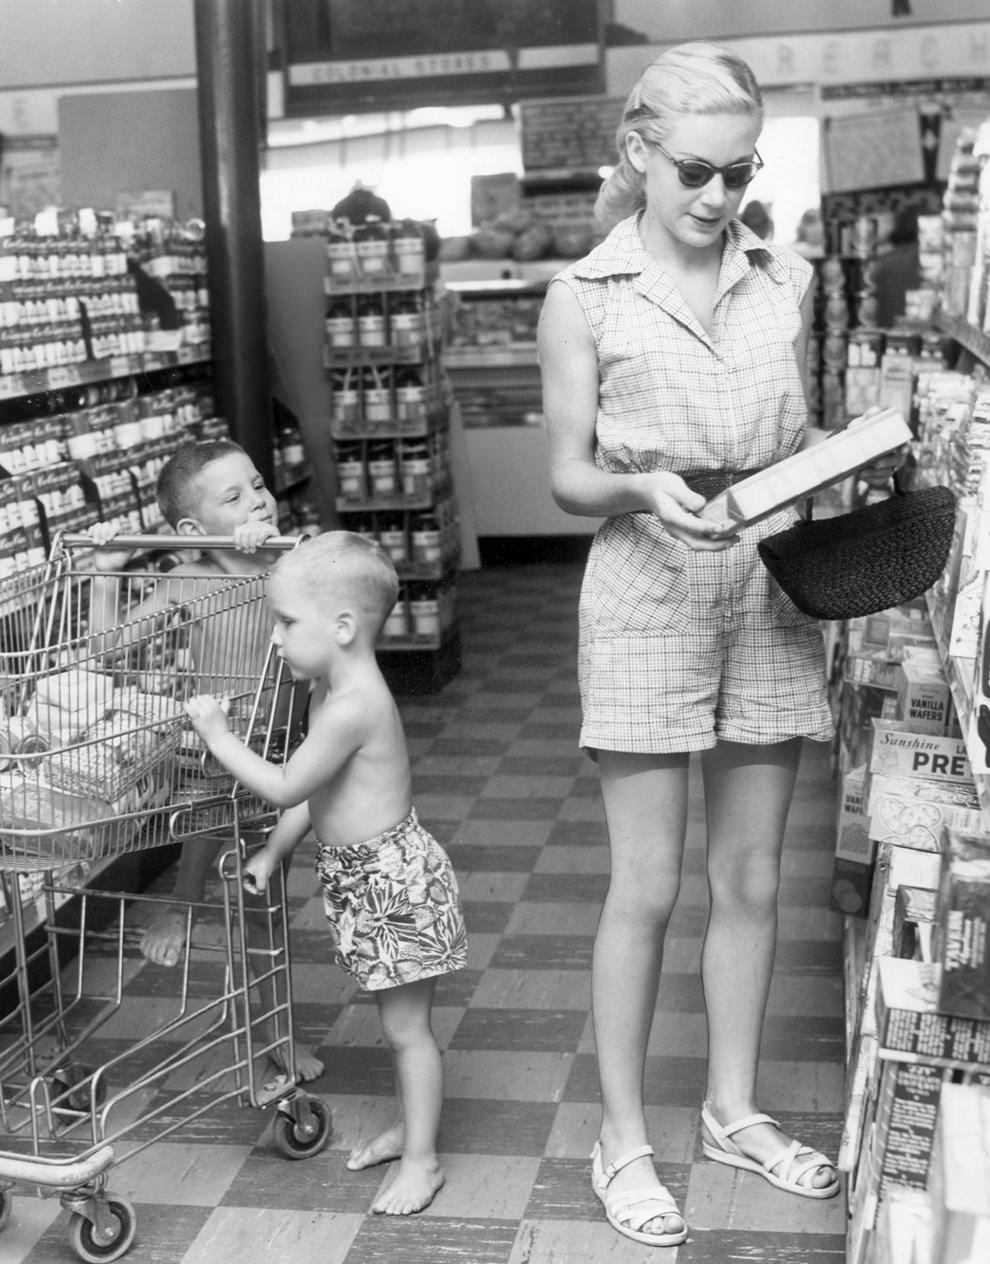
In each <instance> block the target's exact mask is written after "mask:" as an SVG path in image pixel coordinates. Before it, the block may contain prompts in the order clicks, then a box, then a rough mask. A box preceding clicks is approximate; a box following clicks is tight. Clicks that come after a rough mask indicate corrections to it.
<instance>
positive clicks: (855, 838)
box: [831, 764, 876, 916]
mask: <svg viewBox="0 0 990 1264" xmlns="http://www.w3.org/2000/svg"><path fill="white" fill-rule="evenodd" d="M865 779H866V768H865V766H864V765H862V764H861V765H860V766H859V767H858V768H851V769H850V770H849V771H848V772H847V773H845V775H844V776H843V778H842V796H841V798H840V800H839V820H838V828H837V830H836V838H835V859H834V862H833V865H832V893H831V904H832V907H833V908H834V909H837V910H838V911H839V912H840V913H848V914H854V915H857V916H864V915H865V913H866V910H867V907H868V906H869V903H870V887H871V885H872V882H873V859H874V853H875V850H876V849H875V846H874V843H873V840H872V839H871V838H870V835H869V817H868V815H867V813H866V806H865V803H864V798H863V783H864V781H865Z"/></svg>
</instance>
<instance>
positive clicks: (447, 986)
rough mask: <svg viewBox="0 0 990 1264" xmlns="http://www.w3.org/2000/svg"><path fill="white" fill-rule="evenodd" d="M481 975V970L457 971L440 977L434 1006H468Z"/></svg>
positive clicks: (482, 972)
mask: <svg viewBox="0 0 990 1264" xmlns="http://www.w3.org/2000/svg"><path fill="white" fill-rule="evenodd" d="M483 974H484V971H483V970H457V971H456V972H455V973H454V974H444V975H441V976H440V978H439V979H437V990H436V995H435V998H434V1004H436V1005H469V1004H470V1003H471V997H472V996H474V994H475V992H476V990H477V987H478V984H479V983H480V982H481V976H482V975H483Z"/></svg>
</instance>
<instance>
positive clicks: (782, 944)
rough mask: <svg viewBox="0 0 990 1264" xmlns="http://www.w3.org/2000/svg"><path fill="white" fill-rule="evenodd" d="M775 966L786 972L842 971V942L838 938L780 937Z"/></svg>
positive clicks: (833, 972) (827, 973) (832, 975)
mask: <svg viewBox="0 0 990 1264" xmlns="http://www.w3.org/2000/svg"><path fill="white" fill-rule="evenodd" d="M775 968H776V969H777V970H779V971H782V972H785V973H787V974H823V975H828V976H829V977H830V978H835V976H836V975H838V974H841V973H842V944H841V943H840V942H839V941H838V940H833V941H830V940H822V939H780V940H778V941H777V956H776V959H775Z"/></svg>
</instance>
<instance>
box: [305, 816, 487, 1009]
mask: <svg viewBox="0 0 990 1264" xmlns="http://www.w3.org/2000/svg"><path fill="white" fill-rule="evenodd" d="M316 873H317V877H318V878H319V880H320V884H321V886H322V887H323V907H324V910H325V912H326V915H327V920H328V922H329V923H330V933H331V936H332V938H333V959H334V961H335V962H336V964H337V965H339V966H341V967H342V968H343V969H344V970H346V971H347V972H348V974H350V975H352V976H353V977H354V978H355V979H356V980H357V982H358V983H359V984H360V985H361V987H363V988H365V989H367V990H368V991H378V990H379V989H381V988H390V987H398V986H400V984H403V983H415V982H416V981H418V980H419V979H428V978H432V977H433V976H435V975H440V974H449V973H451V972H452V971H454V970H460V969H461V968H462V967H463V966H464V964H465V961H466V960H467V934H466V932H465V929H464V917H463V915H462V913H461V907H460V901H459V895H458V889H457V879H456V877H455V876H454V870H453V866H452V865H451V863H450V859H449V858H448V856H447V853H446V852H445V851H444V849H443V848H442V847H441V846H440V844H439V843H438V842H437V840H436V839H435V838H434V837H433V835H432V834H430V833H429V832H428V831H427V830H425V829H423V827H422V826H421V825H420V823H419V821H418V819H417V817H416V812H415V809H413V810H412V811H411V812H410V813H409V815H408V816H407V817H406V818H405V820H404V821H400V822H399V824H398V825H395V826H393V828H392V829H389V830H385V832H384V833H382V834H376V835H375V837H374V838H369V839H368V840H367V841H366V842H363V843H358V844H356V845H355V846H353V847H320V848H319V850H318V851H317V855H316Z"/></svg>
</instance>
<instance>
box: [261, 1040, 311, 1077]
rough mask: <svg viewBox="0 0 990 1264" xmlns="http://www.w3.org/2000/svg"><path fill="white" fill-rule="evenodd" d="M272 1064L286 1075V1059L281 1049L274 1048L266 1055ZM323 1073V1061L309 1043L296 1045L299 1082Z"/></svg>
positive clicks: (287, 1069) (287, 1070)
mask: <svg viewBox="0 0 990 1264" xmlns="http://www.w3.org/2000/svg"><path fill="white" fill-rule="evenodd" d="M268 1057H269V1059H270V1061H271V1062H272V1063H273V1065H274V1066H276V1067H277V1068H278V1070H279V1071H281V1072H282V1074H283V1075H288V1073H289V1066H288V1059H287V1058H286V1057H285V1055H284V1054H283V1052H282V1050H281V1049H275V1050H273V1051H272V1052H271V1053H270V1054H269V1055H268ZM322 1074H323V1063H322V1061H321V1060H320V1059H319V1058H318V1057H317V1056H316V1054H315V1053H314V1052H313V1050H312V1049H311V1048H310V1047H309V1045H296V1079H297V1080H298V1082H299V1083H300V1084H308V1083H309V1081H310V1080H318V1079H319V1078H320V1076H321V1075H322Z"/></svg>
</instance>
